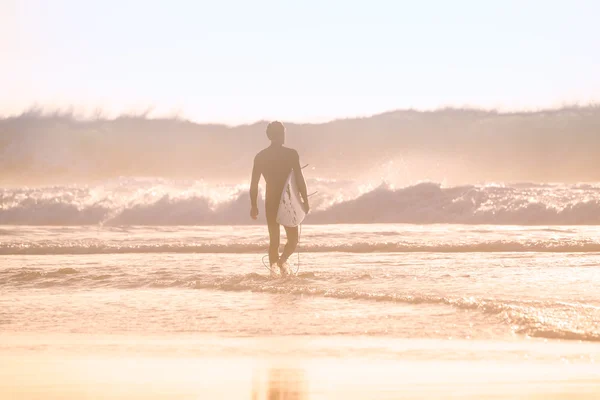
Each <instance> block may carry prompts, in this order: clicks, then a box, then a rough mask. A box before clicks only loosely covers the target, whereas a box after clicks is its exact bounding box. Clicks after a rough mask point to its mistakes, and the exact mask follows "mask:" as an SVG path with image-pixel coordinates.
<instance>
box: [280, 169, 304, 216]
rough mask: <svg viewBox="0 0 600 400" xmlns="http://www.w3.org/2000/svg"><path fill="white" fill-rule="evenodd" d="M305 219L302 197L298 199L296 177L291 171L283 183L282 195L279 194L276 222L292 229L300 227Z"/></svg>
mask: <svg viewBox="0 0 600 400" xmlns="http://www.w3.org/2000/svg"><path fill="white" fill-rule="evenodd" d="M305 217H306V212H304V207H303V206H302V197H300V192H299V191H298V184H297V183H296V175H295V174H294V171H292V172H291V173H290V176H288V178H287V181H286V182H285V186H284V187H283V193H281V200H280V201H279V210H278V211H277V219H276V221H277V222H278V223H280V224H281V225H283V226H287V227H289V228H293V227H295V226H298V225H300V224H301V223H302V221H304V218H305Z"/></svg>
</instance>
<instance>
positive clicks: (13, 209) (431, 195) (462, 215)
mask: <svg viewBox="0 0 600 400" xmlns="http://www.w3.org/2000/svg"><path fill="white" fill-rule="evenodd" d="M347 184H348V183H346V185H347ZM320 185H322V186H316V187H318V189H319V192H318V193H317V195H315V196H314V198H312V200H311V202H312V203H313V212H312V213H311V214H309V216H308V217H307V219H306V223H312V224H336V223H361V224H364V223H413V224H433V223H452V224H492V225H600V186H596V185H584V186H582V185H535V184H520V185H514V186H506V185H487V186H458V187H448V188H445V187H442V186H441V185H439V184H436V183H421V184H417V185H413V186H409V187H405V188H399V189H396V188H394V187H392V186H390V185H387V184H382V185H380V186H379V187H376V188H374V189H366V190H365V188H363V187H360V188H359V187H346V188H339V187H335V188H334V189H331V188H328V187H329V186H330V185H329V183H327V182H325V183H324V182H321V183H320ZM342 194H344V195H342ZM259 202H260V209H261V210H262V208H263V203H262V199H260V200H259ZM248 206H249V194H248V191H247V188H246V187H243V186H241V185H230V186H222V187H212V186H209V185H206V184H204V183H199V182H187V183H181V182H172V181H156V180H125V181H118V182H117V183H111V184H106V185H99V186H92V187H80V186H65V187H61V186H58V187H48V188H18V189H0V224H3V225H98V224H100V225H110V226H121V225H123V226H130V225H148V226H157V225H243V224H251V223H255V222H254V221H252V220H251V219H250V218H249V217H248ZM263 214H264V213H260V215H259V222H264V215H263ZM1 234H2V235H7V234H9V231H3V232H2V233H1Z"/></svg>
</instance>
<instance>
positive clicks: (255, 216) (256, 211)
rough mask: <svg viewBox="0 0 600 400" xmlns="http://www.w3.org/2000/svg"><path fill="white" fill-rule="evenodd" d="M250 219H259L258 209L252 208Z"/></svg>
mask: <svg viewBox="0 0 600 400" xmlns="http://www.w3.org/2000/svg"><path fill="white" fill-rule="evenodd" d="M250 218H252V219H256V218H258V207H252V208H251V209H250Z"/></svg>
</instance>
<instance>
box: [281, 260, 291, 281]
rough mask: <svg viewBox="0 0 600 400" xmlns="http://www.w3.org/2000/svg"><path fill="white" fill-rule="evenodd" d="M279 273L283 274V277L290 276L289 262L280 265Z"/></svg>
mask: <svg viewBox="0 0 600 400" xmlns="http://www.w3.org/2000/svg"><path fill="white" fill-rule="evenodd" d="M279 272H281V276H282V277H284V278H285V277H287V276H290V266H289V264H288V263H287V262H282V263H279Z"/></svg>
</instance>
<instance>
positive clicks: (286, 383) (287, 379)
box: [252, 368, 308, 400]
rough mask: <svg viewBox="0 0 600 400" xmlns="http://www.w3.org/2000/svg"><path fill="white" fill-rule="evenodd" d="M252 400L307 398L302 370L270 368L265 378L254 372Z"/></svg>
mask: <svg viewBox="0 0 600 400" xmlns="http://www.w3.org/2000/svg"><path fill="white" fill-rule="evenodd" d="M252 400H308V389H307V384H306V378H305V376H304V372H303V371H302V370H299V369H294V368H270V369H269V370H268V371H267V377H266V379H263V377H262V376H261V374H255V376H254V382H253V384H252Z"/></svg>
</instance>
